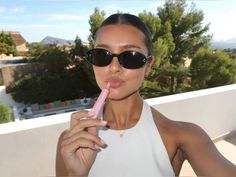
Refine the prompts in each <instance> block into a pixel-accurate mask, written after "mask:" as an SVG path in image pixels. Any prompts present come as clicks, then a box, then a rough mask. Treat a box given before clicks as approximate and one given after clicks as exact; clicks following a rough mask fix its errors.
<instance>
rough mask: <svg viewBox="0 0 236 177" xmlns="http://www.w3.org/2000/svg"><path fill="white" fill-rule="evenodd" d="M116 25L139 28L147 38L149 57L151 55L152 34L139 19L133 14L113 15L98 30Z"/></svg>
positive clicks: (145, 40)
mask: <svg viewBox="0 0 236 177" xmlns="http://www.w3.org/2000/svg"><path fill="white" fill-rule="evenodd" d="M115 24H126V25H131V26H133V27H135V28H137V29H138V30H140V31H141V32H142V33H143V34H144V37H145V38H144V43H145V45H146V47H147V49H148V55H151V47H152V38H151V33H150V31H149V29H148V27H147V26H146V25H145V23H144V22H143V21H142V20H141V19H140V18H139V17H137V16H135V15H132V14H128V13H117V14H112V15H110V16H109V17H107V18H106V19H105V20H104V21H103V22H102V24H101V25H100V27H99V28H98V29H100V28H101V27H103V26H106V25H115Z"/></svg>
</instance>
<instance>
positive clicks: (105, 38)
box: [95, 24, 144, 47]
mask: <svg viewBox="0 0 236 177" xmlns="http://www.w3.org/2000/svg"><path fill="white" fill-rule="evenodd" d="M99 44H106V45H111V46H113V45H114V46H117V45H137V46H140V47H142V46H144V34H143V33H142V32H141V31H140V30H139V29H137V28H135V27H133V26H131V25H126V24H115V25H106V26H103V27H101V28H100V29H99V30H98V31H97V33H96V40H95V46H97V45H99Z"/></svg>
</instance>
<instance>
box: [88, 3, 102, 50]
mask: <svg viewBox="0 0 236 177" xmlns="http://www.w3.org/2000/svg"><path fill="white" fill-rule="evenodd" d="M104 17H105V12H104V11H100V10H99V8H95V9H94V12H93V14H92V15H90V18H89V24H90V29H89V31H90V35H89V37H88V41H89V45H90V47H92V46H93V44H94V39H95V35H96V31H97V30H98V28H99V26H100V25H101V23H102V21H103V20H104Z"/></svg>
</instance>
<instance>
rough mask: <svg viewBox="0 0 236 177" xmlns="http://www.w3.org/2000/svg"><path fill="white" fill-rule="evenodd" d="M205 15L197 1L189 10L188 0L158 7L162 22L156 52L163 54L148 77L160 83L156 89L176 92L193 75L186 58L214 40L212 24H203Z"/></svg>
mask: <svg viewBox="0 0 236 177" xmlns="http://www.w3.org/2000/svg"><path fill="white" fill-rule="evenodd" d="M150 18H151V17H150ZM203 18H204V14H203V12H202V11H200V10H196V9H195V6H194V4H192V5H191V7H190V8H189V9H188V6H187V4H186V3H185V1H184V0H178V1H173V0H167V1H166V2H165V4H164V6H163V7H159V8H158V12H157V19H158V20H159V21H160V24H161V25H160V28H159V29H158V30H156V31H154V32H155V34H153V37H154V41H153V54H154V56H158V55H159V56H158V60H159V61H158V64H156V65H155V66H154V67H153V69H152V72H151V75H150V76H149V77H148V78H147V79H148V80H149V81H150V82H153V81H154V82H155V83H156V85H155V86H154V88H155V90H161V92H163V93H164V94H172V93H178V92H181V91H183V90H184V89H185V87H186V80H187V79H188V77H189V71H188V68H186V66H185V59H186V58H191V57H192V56H193V54H194V53H195V52H196V51H197V50H198V49H199V48H200V47H202V46H208V45H209V40H210V39H211V36H210V35H206V32H207V31H208V28H209V25H206V26H203V25H202V22H203ZM149 26H150V25H149ZM151 29H152V28H151ZM151 31H153V30H151ZM158 53H160V54H158Z"/></svg>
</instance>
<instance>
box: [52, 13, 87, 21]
mask: <svg viewBox="0 0 236 177" xmlns="http://www.w3.org/2000/svg"><path fill="white" fill-rule="evenodd" d="M50 19H52V20H58V21H80V20H84V19H86V17H85V16H81V15H72V14H52V15H50Z"/></svg>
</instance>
